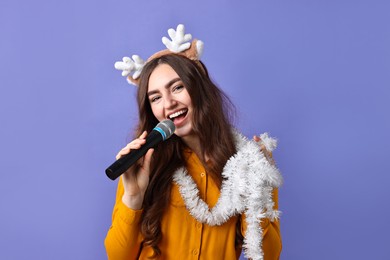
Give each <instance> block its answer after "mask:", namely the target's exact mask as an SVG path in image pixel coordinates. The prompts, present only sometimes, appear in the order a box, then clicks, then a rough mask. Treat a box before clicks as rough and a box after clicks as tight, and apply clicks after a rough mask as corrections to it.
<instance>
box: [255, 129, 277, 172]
mask: <svg viewBox="0 0 390 260" xmlns="http://www.w3.org/2000/svg"><path fill="white" fill-rule="evenodd" d="M253 140H254V141H255V142H256V143H259V144H260V151H261V152H262V153H263V154H264V156H265V158H266V159H267V161H268V162H269V163H270V164H272V165H275V161H274V159H273V158H272V152H271V151H268V150H267V148H266V147H265V145H264V144H263V143H261V138H260V136H257V135H254V136H253Z"/></svg>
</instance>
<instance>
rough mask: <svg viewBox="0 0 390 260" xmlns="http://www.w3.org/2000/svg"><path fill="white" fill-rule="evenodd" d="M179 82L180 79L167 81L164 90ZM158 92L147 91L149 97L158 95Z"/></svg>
mask: <svg viewBox="0 0 390 260" xmlns="http://www.w3.org/2000/svg"><path fill="white" fill-rule="evenodd" d="M178 81H180V78H174V79H172V80H171V81H169V82H168V83H167V84H166V85H165V88H169V87H170V86H172V85H173V84H175V83H176V82H178ZM159 92H160V91H159V90H157V89H156V90H151V91H148V96H151V95H153V94H156V93H159Z"/></svg>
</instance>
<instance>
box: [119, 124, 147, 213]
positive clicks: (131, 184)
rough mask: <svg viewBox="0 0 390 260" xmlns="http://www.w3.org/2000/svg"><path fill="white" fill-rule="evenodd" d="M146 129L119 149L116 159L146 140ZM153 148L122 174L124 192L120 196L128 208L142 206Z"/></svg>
mask: <svg viewBox="0 0 390 260" xmlns="http://www.w3.org/2000/svg"><path fill="white" fill-rule="evenodd" d="M146 135H147V133H146V131H144V132H143V133H142V134H141V136H140V137H138V138H137V139H134V140H133V141H131V142H130V143H129V144H128V145H126V147H124V148H123V149H122V150H120V151H119V153H118V154H117V155H116V159H117V160H118V159H119V158H121V157H122V156H124V155H125V154H128V153H129V152H130V151H131V150H134V149H139V148H141V146H142V145H144V144H145V142H146V139H145V138H146ZM153 151H154V150H153V149H149V151H148V152H147V153H146V154H145V156H144V157H143V158H140V159H139V160H138V161H137V163H136V164H134V165H133V166H131V167H130V168H129V169H128V170H127V171H126V172H125V173H123V175H122V181H123V187H124V190H125V192H124V194H123V196H122V202H123V203H124V204H125V205H126V206H127V207H129V208H131V209H134V210H138V209H141V208H142V203H143V200H144V195H145V191H146V188H147V187H148V185H149V174H150V161H151V158H152V154H153Z"/></svg>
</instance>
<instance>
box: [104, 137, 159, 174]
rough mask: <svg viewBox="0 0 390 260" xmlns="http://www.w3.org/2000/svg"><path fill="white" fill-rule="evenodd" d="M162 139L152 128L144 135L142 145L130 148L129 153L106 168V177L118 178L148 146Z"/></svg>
mask: <svg viewBox="0 0 390 260" xmlns="http://www.w3.org/2000/svg"><path fill="white" fill-rule="evenodd" d="M162 140H163V138H162V136H161V134H160V133H159V132H158V131H156V130H152V131H151V132H150V134H149V135H148V136H147V137H146V142H145V144H144V145H142V146H141V147H140V148H139V149H136V150H132V151H130V153H128V154H126V155H124V156H122V157H121V158H119V159H118V160H116V161H115V162H114V163H113V164H111V166H109V167H108V168H107V169H106V175H107V177H108V178H110V179H111V180H115V179H116V178H118V177H119V176H120V175H122V173H124V172H125V171H126V170H127V169H129V168H130V167H131V166H132V165H133V164H134V163H136V162H137V161H138V160H139V158H141V157H142V156H144V155H145V154H146V152H147V151H148V150H149V149H150V148H153V147H155V146H156V145H157V144H158V143H159V142H161V141H162Z"/></svg>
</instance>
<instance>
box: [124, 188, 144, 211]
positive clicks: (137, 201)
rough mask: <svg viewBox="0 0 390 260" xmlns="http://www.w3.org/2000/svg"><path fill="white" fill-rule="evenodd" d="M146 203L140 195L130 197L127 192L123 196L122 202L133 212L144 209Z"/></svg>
mask: <svg viewBox="0 0 390 260" xmlns="http://www.w3.org/2000/svg"><path fill="white" fill-rule="evenodd" d="M143 201H144V196H143V195H141V194H139V195H128V194H126V192H125V193H124V194H123V196H122V202H123V204H125V205H126V206H127V207H128V208H130V209H132V210H139V209H141V208H142V203H143Z"/></svg>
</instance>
